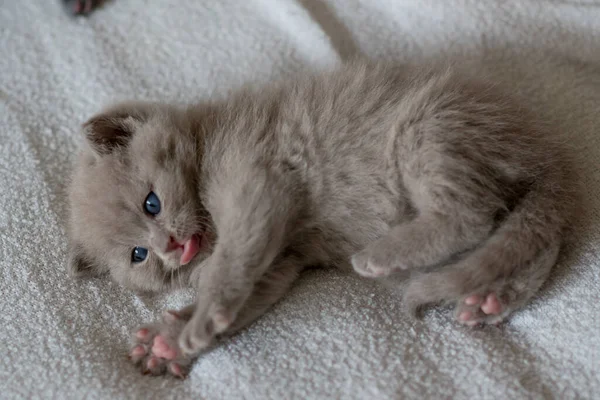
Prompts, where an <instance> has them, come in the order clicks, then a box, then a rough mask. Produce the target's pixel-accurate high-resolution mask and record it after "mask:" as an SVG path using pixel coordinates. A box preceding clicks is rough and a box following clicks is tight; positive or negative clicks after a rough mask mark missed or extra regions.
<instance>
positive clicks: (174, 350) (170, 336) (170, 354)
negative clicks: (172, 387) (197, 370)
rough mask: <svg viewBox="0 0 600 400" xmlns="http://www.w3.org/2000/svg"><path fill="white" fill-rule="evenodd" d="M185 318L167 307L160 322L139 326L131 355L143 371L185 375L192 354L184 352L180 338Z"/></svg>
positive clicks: (178, 375)
mask: <svg viewBox="0 0 600 400" xmlns="http://www.w3.org/2000/svg"><path fill="white" fill-rule="evenodd" d="M186 322H187V319H185V318H182V316H181V315H180V314H179V313H177V312H176V311H166V312H165V314H164V315H163V320H162V321H161V322H157V323H153V324H148V325H144V326H142V327H140V328H138V329H137V330H136V331H135V332H134V334H133V342H134V344H133V346H132V348H131V350H130V351H129V359H130V360H131V361H132V362H133V363H134V364H136V365H139V366H140V368H141V370H142V373H144V375H146V374H152V375H163V374H168V375H172V376H174V377H176V378H179V379H184V378H185V377H186V375H187V372H188V370H189V367H190V364H191V362H192V360H193V358H191V357H188V356H186V355H184V354H183V353H182V352H181V350H180V349H179V346H178V345H177V338H178V337H179V334H180V333H181V331H182V330H183V327H184V326H185V324H186Z"/></svg>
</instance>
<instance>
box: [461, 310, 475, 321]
mask: <svg viewBox="0 0 600 400" xmlns="http://www.w3.org/2000/svg"><path fill="white" fill-rule="evenodd" d="M471 318H473V313H471V311H463V312H461V313H460V315H459V316H458V319H459V320H460V321H462V322H467V321H469V320H470V319H471Z"/></svg>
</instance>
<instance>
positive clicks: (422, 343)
mask: <svg viewBox="0 0 600 400" xmlns="http://www.w3.org/2000/svg"><path fill="white" fill-rule="evenodd" d="M59 3H60V2H59V1H58V0H56V1H35V2H34V1H4V2H2V5H1V6H0V50H1V56H0V246H1V247H0V274H1V280H0V293H1V298H0V349H1V353H0V398H3V399H13V398H14V399H16V398H73V399H80V398H90V399H94V398H96V399H119V398H123V399H135V398H140V399H142V398H144V399H145V398H171V396H172V398H204V399H219V398H231V399H233V398H256V399H283V398H301V399H304V398H322V399H330V398H344V399H352V398H354V399H371V398H373V399H392V398H415V399H423V398H456V399H458V398H512V399H516V398H542V397H546V398H561V399H569V398H572V399H574V398H598V396H599V393H600V334H599V333H600V322H599V321H600V307H599V305H598V303H599V300H600V296H599V294H600V275H599V269H598V265H599V263H600V254H599V252H598V246H600V230H599V225H598V223H599V222H600V171H599V169H598V162H599V161H600V134H599V133H598V131H599V130H600V124H599V123H600V112H599V111H600V110H599V106H600V2H595V1H592V0H587V1H583V0H581V1H577V0H570V1H533V0H529V1H514V2H505V1H502V0H497V1H493V0H487V1H481V0H470V1H467V0H462V1H460V0H446V1H441V0H420V1H401V0H329V1H326V0H304V1H294V0H251V1H238V0H226V1H225V0H219V1H209V0H204V1H180V0H168V1H167V0H161V1H151V0H145V1H144V0H116V1H114V2H112V3H110V4H108V5H106V6H105V7H104V8H103V9H102V10H99V11H98V12H97V13H94V14H93V15H92V16H91V17H90V18H89V19H71V18H69V17H67V15H65V14H64V13H63V10H62V9H61V6H60V4H59ZM356 54H363V55H369V56H373V57H387V58H390V57H391V58H396V59H399V60H402V61H416V60H419V59H422V58H426V57H430V56H440V55H444V56H451V57H457V56H460V55H462V56H463V57H465V58H464V60H465V61H464V62H467V61H466V60H468V62H469V63H472V64H473V65H475V66H477V65H484V66H485V68H491V70H492V71H494V72H493V73H495V74H497V76H498V79H500V80H503V81H505V82H507V84H509V85H512V87H514V88H515V90H516V91H518V92H520V93H522V94H524V95H525V96H527V98H528V99H529V101H530V102H531V103H532V104H534V106H535V107H537V108H538V109H539V111H540V113H542V114H543V115H545V116H546V117H547V118H548V119H550V120H551V121H553V123H555V124H556V125H557V127H559V128H560V129H562V130H563V131H565V132H568V133H569V134H570V135H571V136H572V138H573V139H572V141H573V143H574V144H577V145H579V146H580V148H581V151H580V153H579V154H580V157H581V159H580V163H581V166H582V168H583V170H584V176H583V180H584V184H585V191H584V200H585V201H586V202H587V204H586V205H585V206H584V207H585V212H584V218H583V219H582V221H583V222H585V224H584V223H582V222H577V221H574V222H573V224H574V225H575V228H576V229H575V233H574V236H573V239H574V240H573V242H574V244H573V245H571V246H570V247H569V249H568V250H569V251H568V253H567V254H568V255H567V256H566V257H565V260H564V261H563V262H562V263H561V265H560V266H559V267H558V268H557V269H556V270H555V273H554V275H553V277H552V279H551V281H550V282H549V284H548V285H546V287H545V288H544V290H543V291H542V292H541V293H540V296H538V298H536V299H535V301H533V302H532V303H531V304H530V305H529V306H528V307H526V309H524V310H522V311H521V312H519V313H517V314H516V315H514V317H513V318H512V319H511V320H510V322H509V323H508V324H506V325H505V326H503V327H500V328H495V327H491V328H485V329H483V330H474V331H473V330H470V329H465V328H461V327H459V326H457V325H456V324H455V323H453V322H452V321H451V319H450V317H449V315H448V314H447V313H446V312H443V311H441V310H438V311H433V312H430V313H429V314H427V316H426V318H425V319H424V320H423V321H421V322H412V321H410V320H408V319H407V318H405V317H404V316H403V315H402V314H401V313H400V305H399V298H398V297H396V296H392V295H390V294H389V293H387V292H384V291H383V290H381V289H379V288H378V287H376V286H374V285H371V284H369V283H365V282H364V281H362V280H360V279H358V278H356V277H353V276H347V275H344V274H341V273H338V272H334V271H316V272H309V273H307V274H306V276H305V277H303V278H302V279H301V280H300V282H299V283H298V284H297V285H296V287H295V288H294V290H293V291H292V292H291V293H290V295H289V296H288V297H287V298H286V299H285V300H284V301H282V302H280V303H279V304H278V305H276V306H275V307H274V309H273V310H272V311H271V312H270V313H269V314H267V315H266V316H265V317H263V318H262V319H260V320H259V321H258V322H257V323H255V324H254V325H253V326H252V327H251V328H249V329H247V330H246V331H244V332H243V333H241V334H240V335H238V336H236V337H235V338H234V339H232V340H230V341H229V342H227V344H225V345H223V346H221V347H219V348H218V349H216V350H214V351H212V352H211V353H209V354H206V355H205V356H203V357H202V358H201V359H200V360H199V361H198V362H197V364H196V365H195V366H194V368H193V370H192V372H191V375H190V377H189V378H188V379H187V380H186V381H184V382H180V381H176V380H174V379H168V378H152V377H144V376H141V375H140V373H139V371H138V370H137V369H135V368H134V367H133V366H131V365H130V364H129V363H128V361H127V360H126V358H125V355H126V352H127V348H128V347H127V346H128V336H129V332H130V330H131V329H133V328H134V327H135V326H136V325H137V324H139V323H142V322H146V321H151V320H153V319H155V318H157V317H158V316H159V314H160V312H161V310H163V309H164V308H165V307H167V306H169V307H177V306H180V305H183V304H184V302H185V300H186V299H187V298H189V293H179V294H172V295H169V296H162V297H152V298H140V297H137V296H135V295H133V294H131V293H129V292H127V291H125V290H122V289H121V288H119V287H117V286H116V285H114V284H112V283H110V282H107V281H106V280H91V281H74V280H71V279H69V278H68V277H67V275H66V272H65V249H66V246H65V236H64V225H63V220H62V217H61V215H62V214H63V213H64V211H65V204H64V198H63V191H64V188H65V180H66V179H65V178H66V176H67V172H68V170H69V165H70V162H71V161H72V158H73V154H74V152H75V149H76V143H77V140H78V126H79V124H80V123H81V122H82V121H83V120H84V119H86V118H87V117H89V116H90V115H91V114H92V113H94V112H96V111H97V110H98V109H99V108H100V107H101V106H102V105H104V104H106V103H108V102H110V101H112V100H115V99H124V98H143V99H160V100H171V101H192V100H196V99H201V98H206V97H208V96H211V95H224V94H226V93H227V91H229V90H231V89H235V88H236V87H238V86H240V85H241V84H242V83H244V82H248V81H254V82H264V81H267V80H269V79H273V78H276V77H282V76H286V75H290V74H293V73H294V72H295V71H299V70H304V69H309V68H313V69H320V68H327V67H328V66H331V65H333V64H335V63H338V62H341V61H343V60H344V59H346V58H348V57H352V56H354V55H356Z"/></svg>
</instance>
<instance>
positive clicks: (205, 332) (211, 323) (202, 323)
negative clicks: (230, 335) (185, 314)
mask: <svg viewBox="0 0 600 400" xmlns="http://www.w3.org/2000/svg"><path fill="white" fill-rule="evenodd" d="M234 319H235V313H234V312H233V311H231V310H228V309H227V308H225V307H224V306H221V305H218V304H215V303H209V304H208V305H206V306H204V307H203V306H201V305H198V306H197V308H196V311H195V312H194V314H193V316H192V318H191V319H190V321H189V322H188V323H187V324H186V326H185V328H183V332H181V335H180V336H179V347H180V348H181V350H182V351H183V353H185V354H188V355H194V354H197V353H198V352H200V351H202V350H204V349H206V348H207V347H208V346H210V345H211V344H212V343H213V340H214V339H215V337H216V336H217V335H218V334H219V333H222V332H224V331H225V330H227V328H229V326H231V324H232V323H233V321H234Z"/></svg>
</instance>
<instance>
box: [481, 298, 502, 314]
mask: <svg viewBox="0 0 600 400" xmlns="http://www.w3.org/2000/svg"><path fill="white" fill-rule="evenodd" d="M481 311H483V312H484V313H486V314H488V315H490V314H494V315H497V314H500V313H501V312H502V305H501V304H500V301H498V298H497V297H496V295H495V294H494V293H490V294H488V295H487V297H486V298H485V302H484V303H483V304H482V305H481Z"/></svg>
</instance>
